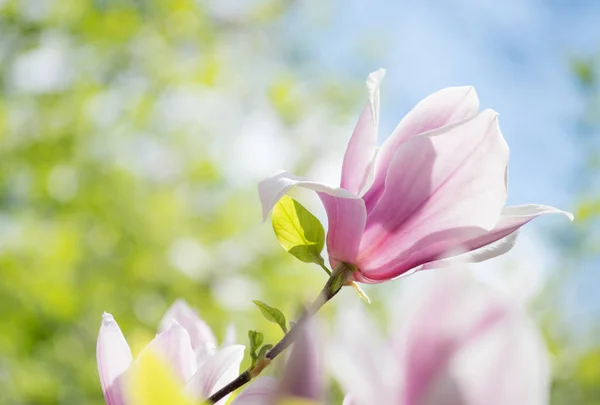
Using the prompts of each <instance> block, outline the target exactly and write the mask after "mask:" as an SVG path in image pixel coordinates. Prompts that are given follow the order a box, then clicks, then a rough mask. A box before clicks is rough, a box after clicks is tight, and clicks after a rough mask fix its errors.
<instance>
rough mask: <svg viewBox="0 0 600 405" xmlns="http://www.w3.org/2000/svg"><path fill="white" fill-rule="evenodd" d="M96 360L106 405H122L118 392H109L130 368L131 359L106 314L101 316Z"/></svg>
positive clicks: (116, 326) (113, 321)
mask: <svg viewBox="0 0 600 405" xmlns="http://www.w3.org/2000/svg"><path fill="white" fill-rule="evenodd" d="M96 360H97V362H98V374H99V375H100V383H101V385H102V391H103V392H104V398H105V399H106V403H107V405H120V404H122V403H124V402H123V401H124V399H123V398H120V393H119V390H117V389H114V390H111V386H112V385H113V384H115V381H116V380H117V378H119V376H121V375H122V374H123V373H124V372H125V371H127V369H128V368H129V366H131V362H132V361H133V357H132V355H131V349H130V348H129V345H128V344H127V341H126V340H125V336H123V333H122V332H121V329H120V328H119V325H118V324H117V322H116V321H115V319H114V318H113V316H112V315H111V314H109V313H107V312H105V313H104V314H103V315H102V324H101V326H100V332H99V333H98V342H97V345H96Z"/></svg>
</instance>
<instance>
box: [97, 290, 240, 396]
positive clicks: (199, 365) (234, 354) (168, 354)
mask: <svg viewBox="0 0 600 405" xmlns="http://www.w3.org/2000/svg"><path fill="white" fill-rule="evenodd" d="M231 343H232V342H227V343H226V344H225V345H223V347H221V349H219V350H217V347H216V340H215V337H214V334H213V332H212V330H211V329H210V327H209V326H208V325H207V324H206V323H204V321H202V320H201V319H200V318H199V317H198V315H197V314H196V313H195V312H194V310H192V309H191V308H190V307H189V306H188V305H187V304H186V303H185V302H184V301H183V300H178V301H176V302H175V303H174V304H173V305H172V306H171V308H169V310H168V311H167V312H166V314H165V316H164V317H163V319H162V321H161V322H160V327H159V333H158V335H156V337H155V338H154V340H152V341H151V342H150V343H149V344H148V345H147V346H146V347H145V348H144V349H143V351H145V350H153V351H155V352H156V353H157V354H158V355H160V356H162V357H163V359H164V360H165V362H166V363H167V364H170V365H171V367H172V371H173V372H174V373H175V375H177V376H178V377H179V378H180V380H181V382H182V384H184V385H185V387H186V391H187V392H188V393H189V394H190V396H191V397H193V398H197V399H205V398H207V397H208V396H210V395H212V394H213V393H214V392H216V391H217V390H218V389H220V388H221V387H222V386H224V385H225V384H227V383H229V382H230V381H231V380H233V379H234V378H235V377H237V375H238V372H239V368H240V363H241V361H242V358H243V357H244V346H241V345H234V344H231ZM96 359H97V362H98V373H99V375H100V382H101V384H102V390H103V392H104V398H105V400H106V403H107V405H122V404H126V403H127V398H128V393H127V392H126V384H127V382H126V380H127V371H128V370H129V369H130V368H131V367H132V366H134V365H135V362H134V361H133V358H132V355H131V350H130V349H129V345H128V344H127V341H126V340H125V337H124V336H123V333H122V332H121V329H120V328H119V326H118V325H117V322H116V321H115V320H114V318H113V317H112V315H110V314H108V313H105V314H104V315H103V316H102V325H101V326H100V332H99V334H98V344H97V349H96ZM226 400H227V397H225V398H224V399H223V400H222V401H220V402H219V404H224V403H225V402H226Z"/></svg>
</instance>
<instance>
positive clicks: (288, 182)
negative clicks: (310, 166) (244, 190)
mask: <svg viewBox="0 0 600 405" xmlns="http://www.w3.org/2000/svg"><path fill="white" fill-rule="evenodd" d="M294 186H298V187H304V188H307V189H309V190H313V191H317V192H321V193H325V194H329V195H331V196H334V197H340V198H353V199H358V198H359V197H357V196H356V195H354V194H352V193H351V192H349V191H348V190H344V189H343V188H339V187H331V186H328V185H326V184H323V183H319V182H316V181H310V180H307V179H304V178H302V177H298V176H295V175H293V174H291V173H288V172H286V171H280V172H277V173H275V174H273V175H272V176H271V177H268V178H266V179H264V180H262V181H261V182H260V183H258V194H259V196H260V202H261V204H262V214H263V221H264V220H266V219H267V217H268V216H269V212H271V210H272V209H273V207H274V206H275V204H277V201H279V200H280V199H281V197H283V196H284V195H285V193H287V192H288V191H289V190H290V189H291V188H292V187H294Z"/></svg>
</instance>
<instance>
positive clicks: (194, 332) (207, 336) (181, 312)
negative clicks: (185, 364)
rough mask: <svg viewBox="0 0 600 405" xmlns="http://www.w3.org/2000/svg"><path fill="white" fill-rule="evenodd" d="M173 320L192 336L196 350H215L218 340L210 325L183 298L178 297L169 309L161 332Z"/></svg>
mask: <svg viewBox="0 0 600 405" xmlns="http://www.w3.org/2000/svg"><path fill="white" fill-rule="evenodd" d="M173 322H177V323H178V324H179V325H181V326H183V327H184V328H185V330H186V331H187V333H188V334H189V336H190V342H191V344H192V348H193V349H194V351H196V352H205V351H207V350H208V351H210V354H212V353H213V352H214V349H215V348H216V347H217V340H216V339H215V335H214V334H213V332H212V329H211V328H210V326H208V325H207V324H206V322H204V321H203V320H202V319H200V317H199V316H198V314H197V313H196V311H194V310H193V309H192V308H191V307H190V306H189V305H188V304H187V302H185V300H183V299H178V300H177V301H175V302H174V303H173V305H171V307H170V308H169V309H168V310H167V312H166V313H165V315H164V316H163V318H162V320H161V321H160V324H159V327H158V330H159V332H162V331H165V330H166V329H167V328H168V327H169V326H170V325H171V324H172V323H173Z"/></svg>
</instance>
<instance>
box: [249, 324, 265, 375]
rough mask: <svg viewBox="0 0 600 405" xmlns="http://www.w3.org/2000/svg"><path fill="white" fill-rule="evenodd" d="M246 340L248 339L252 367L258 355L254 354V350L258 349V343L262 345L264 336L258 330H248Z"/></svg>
mask: <svg viewBox="0 0 600 405" xmlns="http://www.w3.org/2000/svg"><path fill="white" fill-rule="evenodd" d="M248 340H249V341H250V358H252V367H254V364H255V363H256V360H257V359H258V355H257V354H256V351H257V350H258V348H259V347H260V345H262V343H263V340H264V336H263V334H262V333H260V332H257V331H255V330H249V331H248Z"/></svg>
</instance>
